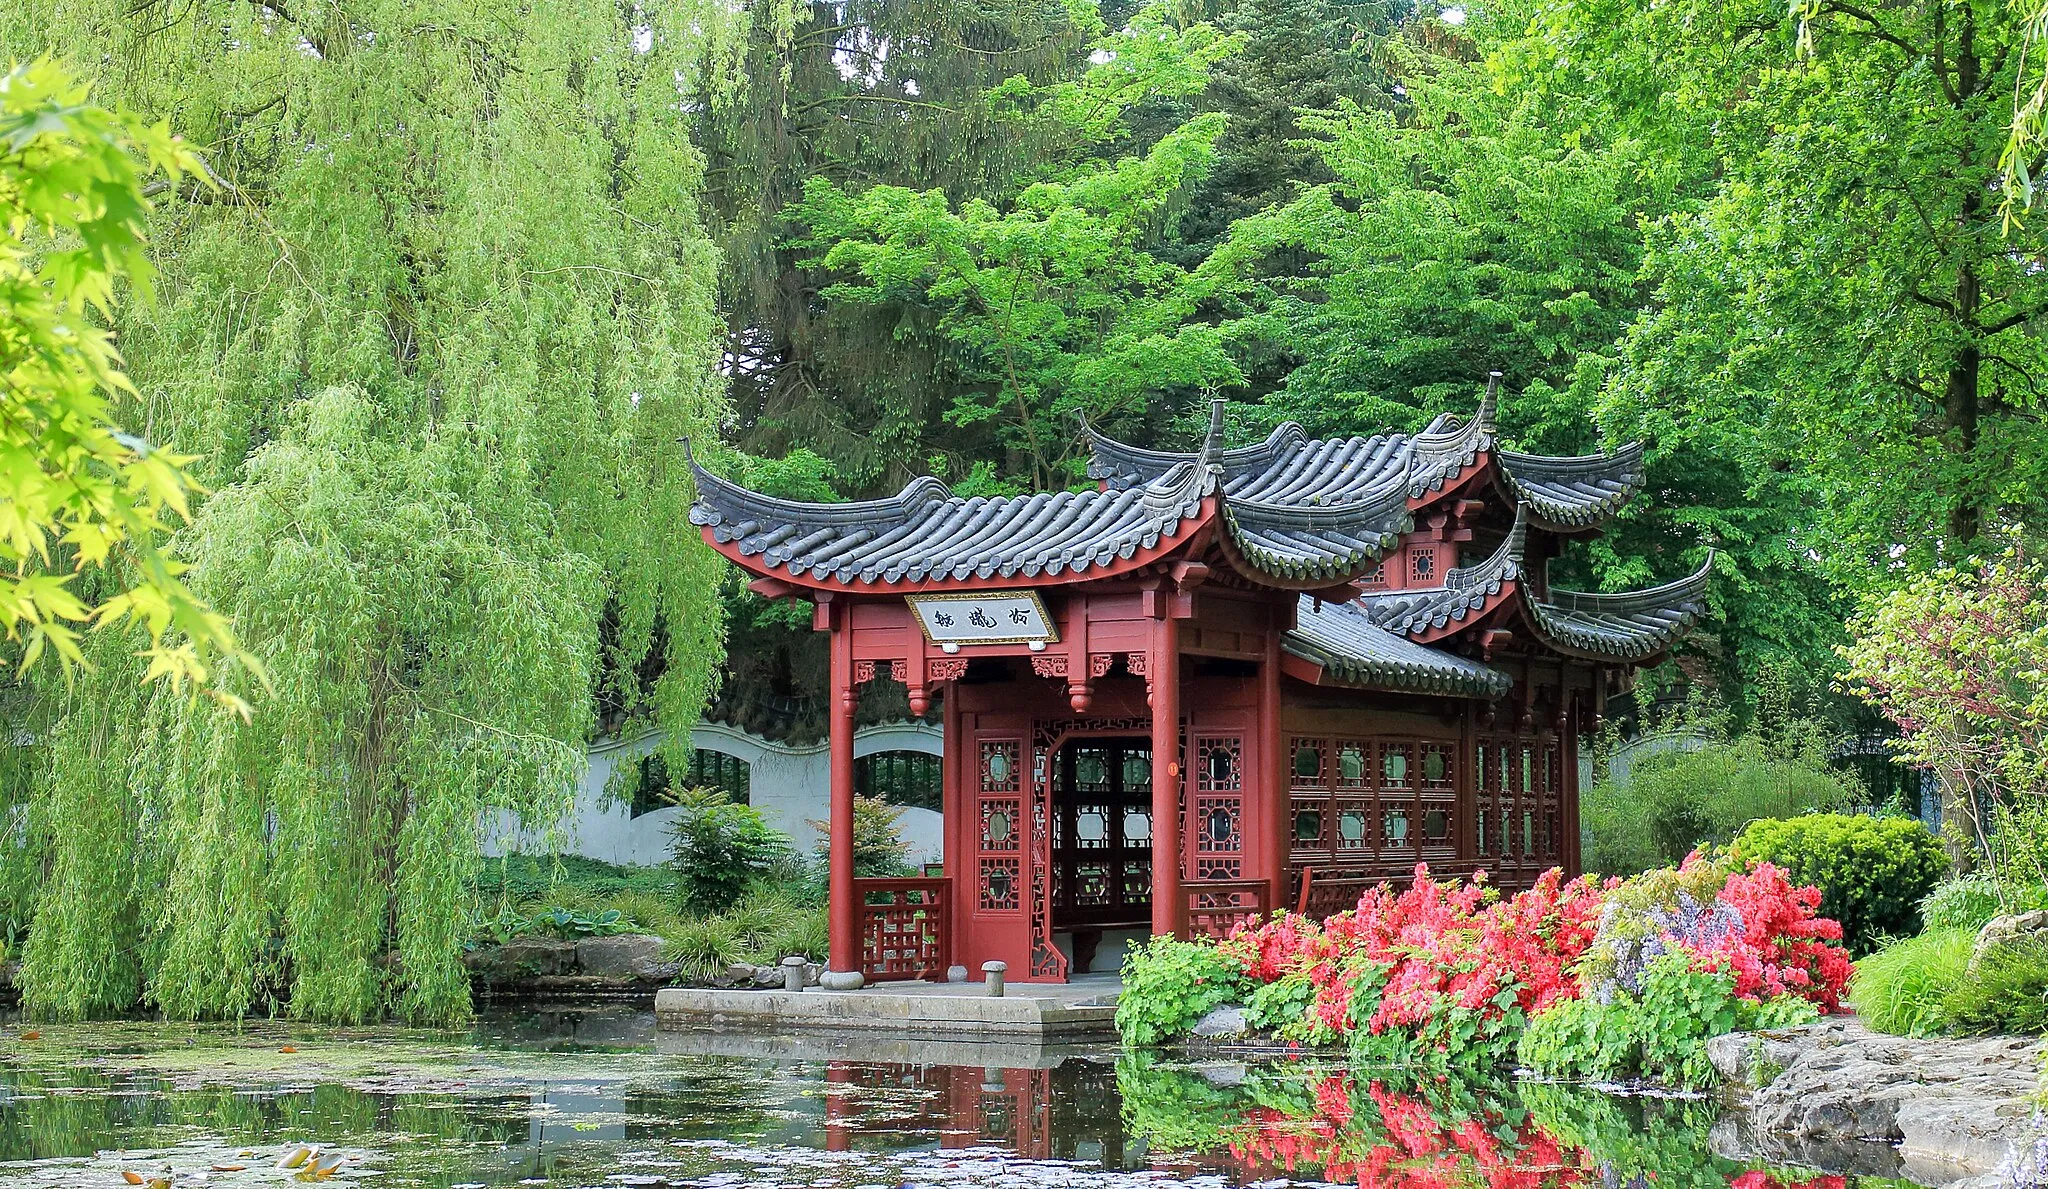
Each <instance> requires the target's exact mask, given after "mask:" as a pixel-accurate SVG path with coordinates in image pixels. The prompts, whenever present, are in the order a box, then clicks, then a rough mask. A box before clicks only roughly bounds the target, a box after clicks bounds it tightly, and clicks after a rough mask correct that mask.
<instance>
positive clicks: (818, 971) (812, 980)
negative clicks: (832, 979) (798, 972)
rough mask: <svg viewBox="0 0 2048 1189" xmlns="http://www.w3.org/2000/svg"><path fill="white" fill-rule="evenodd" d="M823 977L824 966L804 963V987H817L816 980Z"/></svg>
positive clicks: (815, 963)
mask: <svg viewBox="0 0 2048 1189" xmlns="http://www.w3.org/2000/svg"><path fill="white" fill-rule="evenodd" d="M823 977H825V968H824V966H822V965H820V964H819V963H817V962H806V963H804V986H806V987H815V986H817V985H818V980H819V979H821V978H823Z"/></svg>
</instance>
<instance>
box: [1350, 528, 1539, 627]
mask: <svg viewBox="0 0 2048 1189" xmlns="http://www.w3.org/2000/svg"><path fill="white" fill-rule="evenodd" d="M1528 529H1529V510H1528V507H1527V505H1523V506H1520V507H1517V508H1516V509H1515V524H1514V527H1513V528H1511V529H1509V530H1508V535H1507V536H1506V537H1504V538H1502V540H1501V543H1500V547H1499V548H1497V549H1495V550H1494V551H1493V553H1492V554H1490V555H1489V556H1488V557H1487V558H1486V560H1484V561H1481V562H1479V563H1477V564H1475V565H1470V566H1459V567H1458V568H1456V569H1454V570H1450V571H1448V572H1446V573H1445V574H1444V584H1443V585H1442V586H1436V587H1425V588H1418V589H1414V590H1389V591H1382V592H1376V593H1372V594H1364V595H1360V596H1359V599H1358V601H1359V603H1360V604H1361V605H1363V606H1364V607H1365V611H1366V615H1367V616H1368V617H1369V618H1370V619H1371V620H1372V621H1373V623H1374V624H1376V625H1378V626H1380V627H1382V628H1385V629H1386V630H1388V631H1390V632H1397V633H1399V634H1401V635H1405V636H1421V635H1425V634H1427V633H1429V632H1433V631H1441V630H1443V629H1444V628H1445V627H1448V626H1450V625H1452V624H1455V623H1463V622H1464V621H1465V620H1466V619H1468V618H1476V617H1477V616H1478V615H1480V614H1481V613H1483V612H1484V611H1485V610H1486V609H1487V608H1488V607H1490V606H1492V604H1493V602H1494V601H1495V600H1496V599H1498V598H1499V597H1500V594H1501V592H1502V591H1503V590H1507V589H1509V584H1510V583H1512V582H1515V581H1517V580H1519V579H1520V578H1521V577H1522V546H1523V544H1524V543H1525V542H1526V540H1527V537H1528Z"/></svg>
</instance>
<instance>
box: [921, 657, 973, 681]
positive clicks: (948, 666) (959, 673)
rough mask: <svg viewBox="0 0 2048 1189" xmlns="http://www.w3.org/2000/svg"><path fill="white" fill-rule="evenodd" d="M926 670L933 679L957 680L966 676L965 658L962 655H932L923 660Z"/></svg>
mask: <svg viewBox="0 0 2048 1189" xmlns="http://www.w3.org/2000/svg"><path fill="white" fill-rule="evenodd" d="M925 668H926V670H927V671H928V672H929V673H930V674H931V678H932V680H933V681H958V680H960V679H961V678H962V677H965V676H967V658H966V657H964V656H940V657H933V658H932V659H931V660H929V661H927V662H925Z"/></svg>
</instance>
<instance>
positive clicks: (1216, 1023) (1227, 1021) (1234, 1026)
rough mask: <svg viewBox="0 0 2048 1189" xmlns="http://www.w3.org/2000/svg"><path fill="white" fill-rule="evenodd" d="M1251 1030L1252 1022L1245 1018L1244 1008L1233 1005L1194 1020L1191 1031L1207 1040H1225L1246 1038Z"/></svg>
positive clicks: (1239, 1005)
mask: <svg viewBox="0 0 2048 1189" xmlns="http://www.w3.org/2000/svg"><path fill="white" fill-rule="evenodd" d="M1251 1030H1252V1022H1251V1020H1250V1019H1248V1018H1246V1016H1245V1011H1244V1007H1243V1006H1242V1005H1241V1004H1235V1003H1232V1004H1228V1005H1226V1006H1224V1007H1219V1008H1217V1009H1216V1010H1214V1011H1212V1012H1210V1013H1209V1014H1208V1015H1206V1016H1203V1017H1202V1018H1201V1019H1199V1020H1196V1021H1195V1026H1194V1028H1193V1029H1191V1031H1192V1032H1193V1033H1194V1034H1195V1035H1196V1036H1200V1037H1204V1038H1206V1039H1209V1040H1227V1039H1231V1038H1233V1037H1239V1036H1246V1035H1249V1034H1250V1033H1251Z"/></svg>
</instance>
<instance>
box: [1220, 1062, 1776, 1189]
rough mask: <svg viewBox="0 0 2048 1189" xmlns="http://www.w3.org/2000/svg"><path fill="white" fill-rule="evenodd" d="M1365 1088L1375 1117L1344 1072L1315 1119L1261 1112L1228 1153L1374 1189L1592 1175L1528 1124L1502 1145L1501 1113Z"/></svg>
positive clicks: (1545, 1181)
mask: <svg viewBox="0 0 2048 1189" xmlns="http://www.w3.org/2000/svg"><path fill="white" fill-rule="evenodd" d="M1365 1090H1366V1096H1367V1097H1368V1098H1370V1099H1371V1107H1372V1109H1371V1110H1370V1111H1367V1110H1363V1109H1354V1108H1355V1106H1357V1104H1355V1103H1354V1098H1355V1094H1354V1092H1353V1090H1352V1089H1351V1087H1350V1086H1349V1084H1348V1080H1347V1079H1346V1078H1345V1077H1344V1076H1343V1075H1341V1074H1336V1075H1331V1076H1328V1077H1325V1078H1323V1079H1322V1080H1321V1081H1320V1082H1318V1083H1317V1084H1316V1085H1315V1086H1314V1088H1313V1095H1314V1099H1315V1103H1316V1112H1315V1114H1314V1115H1312V1116H1310V1117H1308V1118H1302V1117H1298V1116H1294V1115H1289V1114H1287V1113H1285V1112H1283V1111H1279V1110H1276V1109H1274V1108H1271V1107H1258V1108H1255V1109H1253V1110H1252V1111H1250V1112H1249V1113H1248V1114H1247V1115H1246V1116H1245V1121H1244V1123H1243V1124H1242V1125H1241V1127H1240V1128H1239V1129H1237V1132H1236V1134H1234V1135H1233V1136H1231V1137H1230V1154H1231V1155H1232V1156H1233V1157H1235V1158H1236V1159H1237V1160H1239V1161H1242V1162H1244V1163H1245V1164H1247V1165H1251V1166H1255V1167H1266V1168H1279V1169H1284V1170H1286V1171H1287V1172H1289V1173H1293V1172H1294V1171H1296V1170H1297V1169H1319V1170H1321V1175H1322V1177H1323V1178H1324V1179H1325V1180H1330V1181H1343V1182H1350V1183H1353V1184H1356V1185H1359V1186H1361V1187H1372V1189H1452V1187H1454V1186H1471V1185H1484V1186H1486V1189H1547V1187H1560V1189H1561V1187H1565V1186H1576V1185H1578V1184H1579V1183H1581V1182H1582V1181H1583V1180H1584V1178H1585V1175H1586V1170H1585V1169H1583V1168H1582V1167H1580V1165H1579V1163H1578V1161H1577V1160H1576V1155H1577V1154H1576V1153H1572V1156H1573V1157H1574V1158H1573V1159H1567V1156H1566V1153H1565V1151H1564V1149H1563V1148H1562V1147H1560V1145H1559V1144H1558V1143H1557V1141H1556V1140H1555V1139H1553V1138H1551V1137H1550V1135H1549V1134H1548V1133H1546V1132H1544V1131H1543V1129H1542V1128H1540V1127H1538V1126H1536V1124H1535V1123H1534V1122H1533V1121H1531V1120H1526V1119H1525V1120H1524V1121H1523V1122H1522V1124H1521V1125H1520V1126H1518V1127H1516V1128H1514V1129H1513V1130H1512V1131H1511V1132H1508V1133H1507V1134H1508V1135H1509V1136H1511V1138H1506V1139H1504V1138H1502V1128H1501V1126H1500V1124H1501V1122H1502V1120H1501V1119H1499V1118H1498V1117H1476V1116H1460V1117H1457V1118H1454V1119H1449V1120H1446V1119H1442V1118H1439V1117H1438V1115H1437V1113H1436V1111H1435V1110H1433V1109H1432V1108H1431V1106H1430V1105H1429V1104H1428V1103H1427V1102H1426V1101H1424V1100H1423V1099H1421V1098H1418V1097H1414V1096H1412V1095H1406V1094H1399V1093H1396V1092H1394V1091H1391V1090H1388V1089H1386V1088H1385V1087H1384V1086H1382V1085H1381V1084H1380V1083H1378V1082H1372V1083H1370V1084H1368V1085H1367V1086H1366V1088H1365ZM1754 1189H1762V1187H1754Z"/></svg>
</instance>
